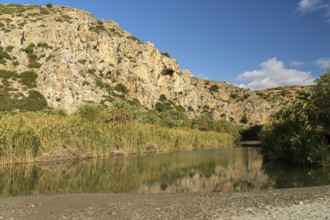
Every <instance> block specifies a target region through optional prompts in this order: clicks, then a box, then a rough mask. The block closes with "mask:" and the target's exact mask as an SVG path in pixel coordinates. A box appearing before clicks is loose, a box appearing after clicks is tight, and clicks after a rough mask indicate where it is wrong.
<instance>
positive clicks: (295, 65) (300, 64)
mask: <svg viewBox="0 0 330 220" xmlns="http://www.w3.org/2000/svg"><path fill="white" fill-rule="evenodd" d="M289 65H290V66H293V67H300V66H303V65H305V64H304V62H301V61H299V60H294V61H292V62H291V63H290V64H289Z"/></svg>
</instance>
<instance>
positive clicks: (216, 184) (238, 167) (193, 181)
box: [139, 149, 272, 193]
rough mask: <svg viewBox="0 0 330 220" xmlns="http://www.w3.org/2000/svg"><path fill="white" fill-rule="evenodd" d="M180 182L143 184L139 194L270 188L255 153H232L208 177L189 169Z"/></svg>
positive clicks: (201, 172)
mask: <svg viewBox="0 0 330 220" xmlns="http://www.w3.org/2000/svg"><path fill="white" fill-rule="evenodd" d="M181 176H183V177H181V178H178V179H172V180H170V179H169V178H167V180H165V181H160V182H158V183H152V184H144V185H143V186H141V187H140V188H139V192H144V193H162V192H166V193H173V192H234V191H252V190H260V189H265V188H272V184H270V183H269V181H268V177H267V174H266V173H265V172H264V171H263V169H262V156H261V155H260V154H259V153H258V152H257V151H256V150H255V149H245V150H243V151H242V150H237V151H234V155H233V157H232V158H231V160H230V161H229V162H228V164H226V165H216V166H215V168H214V170H213V172H212V173H209V174H207V173H205V172H203V171H202V170H195V169H190V170H187V172H186V174H185V175H182V174H181Z"/></svg>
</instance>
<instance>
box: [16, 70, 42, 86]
mask: <svg viewBox="0 0 330 220" xmlns="http://www.w3.org/2000/svg"><path fill="white" fill-rule="evenodd" d="M19 77H20V82H21V83H22V84H23V85H25V86H27V87H28V88H35V87H37V78H38V74H36V73H35V72H33V71H25V72H23V73H21V74H20V75H19Z"/></svg>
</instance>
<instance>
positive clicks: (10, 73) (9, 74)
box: [0, 70, 18, 79]
mask: <svg viewBox="0 0 330 220" xmlns="http://www.w3.org/2000/svg"><path fill="white" fill-rule="evenodd" d="M17 75H18V74H17V72H14V71H9V70H0V78H3V79H10V78H11V77H17Z"/></svg>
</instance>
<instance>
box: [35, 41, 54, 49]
mask: <svg viewBox="0 0 330 220" xmlns="http://www.w3.org/2000/svg"><path fill="white" fill-rule="evenodd" d="M37 47H41V48H45V49H53V47H51V46H49V45H48V44H47V43H40V42H39V43H38V44H37Z"/></svg>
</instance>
